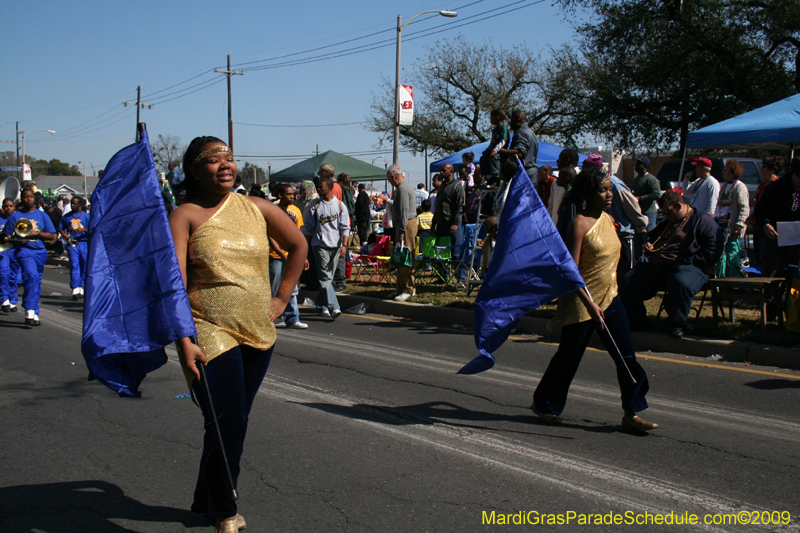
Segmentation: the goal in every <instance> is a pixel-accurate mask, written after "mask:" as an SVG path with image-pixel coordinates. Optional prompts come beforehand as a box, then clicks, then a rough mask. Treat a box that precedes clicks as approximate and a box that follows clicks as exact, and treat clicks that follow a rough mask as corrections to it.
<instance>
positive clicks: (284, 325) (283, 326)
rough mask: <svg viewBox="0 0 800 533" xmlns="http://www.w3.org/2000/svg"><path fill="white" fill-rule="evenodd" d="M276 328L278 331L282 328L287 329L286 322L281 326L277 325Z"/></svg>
mask: <svg viewBox="0 0 800 533" xmlns="http://www.w3.org/2000/svg"><path fill="white" fill-rule="evenodd" d="M275 327H276V328H277V329H280V328H285V327H286V322H281V323H280V324H275Z"/></svg>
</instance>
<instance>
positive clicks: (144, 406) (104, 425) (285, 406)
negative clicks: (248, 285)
mask: <svg viewBox="0 0 800 533" xmlns="http://www.w3.org/2000/svg"><path fill="white" fill-rule="evenodd" d="M68 281H69V277H68V273H67V272H66V270H64V269H62V268H57V267H52V266H48V267H47V269H46V272H45V281H44V284H43V289H42V312H41V318H42V326H41V327H38V328H33V329H26V328H25V327H24V326H23V325H22V323H23V316H24V315H23V314H22V313H16V314H7V315H0V364H2V368H3V372H2V373H1V374H0V407H1V408H2V410H0V413H2V415H0V417H1V418H0V420H2V428H3V432H2V435H3V437H4V438H3V444H2V446H0V531H3V532H37V533H41V532H47V533H55V532H100V533H105V532H108V533H111V532H128V531H136V532H151V531H152V532H173V531H174V532H177V531H210V530H211V529H210V528H209V526H208V525H207V523H206V522H205V520H204V519H202V517H199V516H197V515H194V514H193V513H191V512H190V511H189V510H188V509H189V505H190V503H191V498H192V492H193V489H194V482H195V475H196V472H197V467H198V462H199V456H200V447H201V441H202V417H201V414H200V411H199V409H198V408H197V407H196V406H195V405H194V404H193V403H192V401H191V400H190V399H188V398H182V397H180V396H181V395H183V394H184V393H185V392H187V387H186V383H185V380H184V379H183V375H182V373H181V371H180V368H179V365H178V362H177V355H176V354H175V352H174V350H172V349H170V350H168V353H169V355H170V361H169V363H168V364H167V365H165V366H164V367H162V368H161V369H159V370H157V371H156V372H154V373H152V374H151V375H150V376H148V377H147V379H145V381H144V383H143V384H142V391H143V397H142V398H141V399H127V398H126V399H123V398H119V397H117V395H116V394H115V393H113V392H112V391H110V390H108V389H106V388H105V387H103V386H102V385H100V384H98V383H96V382H89V381H87V379H86V378H87V370H86V366H85V364H84V362H83V358H82V356H81V353H80V336H81V319H82V303H81V302H72V301H71V299H70V296H69V294H70V290H69V287H68ZM301 311H302V313H303V321H304V322H307V323H308V324H309V326H310V327H309V329H307V330H302V331H301V330H289V331H284V330H281V331H280V332H279V335H278V342H277V344H276V348H275V354H274V356H273V360H272V366H271V367H270V371H269V373H268V374H267V378H266V379H265V381H264V384H263V386H262V388H261V391H260V393H259V395H258V397H257V398H256V401H255V404H254V407H253V411H252V413H251V417H250V425H249V429H248V435H247V440H246V442H245V452H244V457H243V460H242V474H241V477H240V480H239V493H240V495H241V498H240V501H239V510H240V513H241V514H243V515H244V516H245V517H246V518H247V521H248V531H253V532H261V531H277V532H283V531H323V532H329V531H331V532H336V531H343V532H375V531H391V532H408V531H459V532H461V531H483V530H492V529H496V528H498V527H500V528H501V529H502V528H503V527H505V528H506V529H511V530H525V531H530V530H533V531H564V530H570V531H624V530H631V531H634V530H635V531H663V530H667V531H670V530H671V531H695V530H698V531H753V530H756V531H800V525H799V524H800V496H799V495H798V485H800V475H799V474H800V471H799V469H798V458H800V446H798V445H797V443H798V441H800V422H798V419H799V417H798V415H799V414H800V379H799V378H800V373H798V372H792V371H786V370H780V369H774V368H770V367H751V366H746V365H743V364H734V363H717V362H713V361H708V360H704V359H698V358H692V357H687V356H684V355H681V354H660V353H659V354H655V353H646V354H641V361H642V365H643V366H644V367H645V369H646V370H647V372H648V375H649V378H650V394H649V395H648V401H649V403H650V409H648V410H647V411H645V412H644V413H643V417H644V418H646V419H648V420H652V421H655V422H658V423H659V424H661V427H660V428H659V429H657V430H655V431H654V432H652V433H651V434H649V435H643V434H642V435H637V434H631V433H627V432H624V431H622V430H621V428H620V426H619V424H620V419H621V416H622V410H621V408H620V405H619V404H620V401H619V390H618V387H617V384H616V372H615V369H614V365H613V363H612V361H611V359H610V357H609V356H608V355H607V354H605V353H603V352H600V351H597V350H590V351H587V353H586V356H585V357H584V360H583V363H582V365H581V368H580V370H579V371H578V375H577V377H576V379H575V381H574V383H573V386H572V389H571V391H570V399H569V402H568V404H567V408H566V410H565V412H564V423H563V424H561V425H560V426H547V425H544V424H542V423H540V422H539V421H538V419H537V418H536V417H535V416H533V414H532V413H531V411H530V410H529V408H528V407H529V406H530V403H531V395H532V392H533V389H534V388H535V387H536V384H537V383H538V381H539V379H540V378H541V375H542V373H543V372H544V370H545V368H546V366H547V363H548V362H549V360H550V357H552V355H553V353H555V349H556V343H557V340H558V339H557V338H537V337H535V336H529V337H528V336H522V337H513V338H512V339H510V340H509V341H508V342H507V343H506V344H505V345H504V346H503V347H502V348H501V349H500V350H499V351H498V352H497V353H496V354H495V355H496V357H497V360H498V364H497V365H496V366H495V368H494V369H492V370H490V371H488V372H486V373H484V374H481V375H477V376H460V375H456V374H455V372H456V371H457V370H458V369H459V368H460V367H461V366H462V365H464V364H465V363H466V362H468V361H469V360H470V359H471V358H472V357H474V356H475V355H476V351H475V345H474V341H473V337H472V334H471V332H470V331H467V330H463V329H459V328H453V327H449V326H448V325H447V324H431V323H418V322H413V321H411V320H407V319H397V318H393V317H388V316H380V315H344V316H342V317H341V318H340V319H338V320H337V321H335V322H334V321H331V320H330V319H322V318H320V317H316V316H314V315H313V314H312V312H311V310H310V309H302V310H301ZM176 397H178V398H176ZM781 512H785V513H784V514H783V516H781V515H780V513H781ZM568 513H569V514H568ZM572 513H574V516H573V514H572ZM626 513H627V514H626ZM646 513H647V514H646ZM670 513H671V514H670ZM770 513H771V514H770ZM788 513H790V514H791V519H790V521H789V524H788V525H786V524H785V522H786V521H787V520H786V517H787V514H788ZM544 514H557V515H560V516H561V519H562V520H566V519H567V518H569V520H570V523H569V524H568V525H553V524H550V525H548V524H546V523H545V524H544V525H538V524H536V523H535V522H536V521H537V520H540V519H541V517H542V515H544ZM587 515H592V516H594V518H592V516H589V518H588V519H591V520H597V517H596V515H601V519H605V520H606V521H608V520H613V519H614V518H615V517H618V520H623V521H626V520H627V521H630V520H633V521H634V522H635V521H637V520H638V521H641V520H645V519H647V516H650V520H651V521H652V520H655V519H654V518H653V517H654V516H656V515H659V516H660V515H666V516H667V519H668V520H669V516H672V517H673V518H672V520H681V517H685V516H687V515H696V516H697V517H698V521H699V522H700V523H699V524H697V525H694V526H690V525H661V526H658V525H650V524H649V523H648V524H647V525H641V524H640V525H636V524H635V523H634V524H631V525H626V524H625V523H622V524H618V525H613V524H604V525H591V526H589V525H581V524H580V523H579V520H580V519H581V516H583V517H584V520H586V519H587V518H586V517H587ZM707 515H708V516H707ZM722 515H727V518H725V517H721V516H722ZM732 516H736V518H737V520H738V521H743V520H744V521H751V522H761V521H768V522H771V521H776V522H779V524H777V525H776V524H774V523H771V524H766V525H762V524H755V525H754V524H748V525H742V524H740V523H738V522H737V523H733V524H731V523H730V522H731V520H732V518H731V517H732ZM705 519H708V520H709V521H711V522H713V521H717V522H720V521H722V520H726V521H727V522H726V524H724V525H723V524H718V525H714V524H713V523H712V524H703V523H702V522H703V521H704V520H705ZM554 520H558V517H556V518H555V519H554ZM504 521H508V522H509V523H510V524H511V525H505V526H503V525H500V524H503V523H504ZM517 521H522V522H523V523H522V524H521V525H516V523H517ZM546 521H547V518H545V522H546ZM532 522H533V523H532ZM781 522H783V523H781ZM492 523H494V525H492Z"/></svg>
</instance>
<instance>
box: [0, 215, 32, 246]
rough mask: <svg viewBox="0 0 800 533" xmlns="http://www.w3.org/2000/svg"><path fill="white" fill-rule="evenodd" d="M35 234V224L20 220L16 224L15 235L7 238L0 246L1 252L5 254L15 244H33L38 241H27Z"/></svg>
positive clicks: (25, 219)
mask: <svg viewBox="0 0 800 533" xmlns="http://www.w3.org/2000/svg"><path fill="white" fill-rule="evenodd" d="M31 233H33V222H31V221H30V220H28V219H27V218H20V219H19V220H17V223H16V224H14V234H13V235H9V236H7V237H6V241H5V242H4V243H3V244H0V252H5V251H6V250H8V249H9V248H11V247H12V246H14V245H15V244H22V243H25V242H33V241H35V240H36V239H27V238H26V237H28V236H30V234H31Z"/></svg>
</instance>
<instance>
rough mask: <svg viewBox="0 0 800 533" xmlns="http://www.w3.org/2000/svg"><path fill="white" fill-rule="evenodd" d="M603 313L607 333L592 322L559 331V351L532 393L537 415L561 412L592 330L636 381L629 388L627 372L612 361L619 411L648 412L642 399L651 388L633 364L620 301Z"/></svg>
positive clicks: (631, 350)
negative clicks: (616, 382)
mask: <svg viewBox="0 0 800 533" xmlns="http://www.w3.org/2000/svg"><path fill="white" fill-rule="evenodd" d="M603 313H604V315H605V318H604V320H605V323H606V326H607V327H608V330H607V331H600V326H599V324H597V323H596V322H595V321H594V320H587V321H585V322H580V323H578V324H570V325H569V326H564V327H563V328H561V343H560V344H559V345H558V351H556V354H555V355H554V356H553V359H552V360H551V361H550V364H549V365H548V366H547V370H546V371H545V373H544V375H543V376H542V381H540V382H539V386H538V387H536V392H534V393H533V403H534V405H535V406H536V408H537V409H539V410H540V411H544V412H546V413H551V414H554V415H556V416H558V415H560V414H561V413H562V412H563V411H564V406H565V405H566V403H567V393H568V392H569V386H570V384H571V383H572V380H573V379H574V378H575V372H577V371H578V365H580V363H581V358H582V357H583V353H584V352H585V351H586V346H587V345H588V344H589V340H590V339H591V338H592V333H593V332H594V331H595V330H596V331H597V332H598V333H599V334H600V340H601V341H602V342H603V345H604V346H605V347H606V349H607V350H609V352H610V351H611V350H613V349H614V348H613V344H612V339H611V338H612V337H613V341H614V342H616V345H617V347H618V348H619V351H620V353H621V354H622V357H623V359H624V360H625V363H626V364H627V366H628V368H629V369H630V371H631V375H633V377H634V378H635V379H636V384H635V385H633V384H631V381H630V378H629V377H628V375H627V374H628V371H627V370H625V367H624V366H623V365H622V363H621V362H620V361H617V359H616V358H615V359H614V363H615V364H616V365H617V380H618V381H619V389H620V392H621V397H622V408H623V409H626V410H629V411H633V412H634V413H638V412H640V411H644V410H645V409H647V400H645V395H646V394H647V391H648V390H649V388H650V385H649V383H648V381H647V373H645V371H644V368H642V365H640V364H639V362H638V361H637V360H636V350H635V349H634V347H633V339H632V338H631V333H630V330H629V329H628V318H627V316H626V315H625V307H624V306H623V305H622V302H621V301H620V299H619V297H617V298H614V300H613V301H612V302H611V305H610V306H608V309H606V310H605V311H604V312H603ZM609 334H610V337H609Z"/></svg>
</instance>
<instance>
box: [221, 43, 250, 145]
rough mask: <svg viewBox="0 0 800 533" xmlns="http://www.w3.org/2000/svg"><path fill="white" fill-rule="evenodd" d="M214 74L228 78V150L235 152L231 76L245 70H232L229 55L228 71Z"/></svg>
mask: <svg viewBox="0 0 800 533" xmlns="http://www.w3.org/2000/svg"><path fill="white" fill-rule="evenodd" d="M214 72H219V73H220V74H225V75H226V76H227V77H228V148H230V149H231V152H233V114H232V112H231V76H235V75H239V76H241V75H243V74H244V71H243V70H231V56H230V55H228V70H221V69H218V68H215V69H214Z"/></svg>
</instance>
